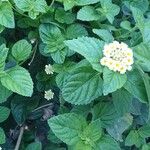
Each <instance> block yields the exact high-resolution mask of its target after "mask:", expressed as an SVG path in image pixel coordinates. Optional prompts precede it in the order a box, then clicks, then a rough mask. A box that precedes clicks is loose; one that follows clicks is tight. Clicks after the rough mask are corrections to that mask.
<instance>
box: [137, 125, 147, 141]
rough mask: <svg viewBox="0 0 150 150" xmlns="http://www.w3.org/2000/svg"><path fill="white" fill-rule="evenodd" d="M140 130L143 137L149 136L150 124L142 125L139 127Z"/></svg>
mask: <svg viewBox="0 0 150 150" xmlns="http://www.w3.org/2000/svg"><path fill="white" fill-rule="evenodd" d="M138 132H139V135H140V136H141V137H142V138H148V137H149V135H150V124H145V125H144V126H142V127H141V128H139V130H138Z"/></svg>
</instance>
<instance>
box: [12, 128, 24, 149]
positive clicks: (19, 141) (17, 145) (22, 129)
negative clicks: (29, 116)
mask: <svg viewBox="0 0 150 150" xmlns="http://www.w3.org/2000/svg"><path fill="white" fill-rule="evenodd" d="M24 129H25V127H24V126H22V127H21V128H20V133H19V137H18V140H17V143H16V146H15V149H14V150H19V147H20V144H21V140H22V137H23V133H24Z"/></svg>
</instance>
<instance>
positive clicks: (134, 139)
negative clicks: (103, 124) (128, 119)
mask: <svg viewBox="0 0 150 150" xmlns="http://www.w3.org/2000/svg"><path fill="white" fill-rule="evenodd" d="M143 143H144V140H143V139H142V138H141V137H140V135H139V133H138V131H137V130H131V131H130V132H129V134H128V135H127V137H126V139H125V145H126V146H133V145H136V147H140V146H141V145H142V144H143Z"/></svg>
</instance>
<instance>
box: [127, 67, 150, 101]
mask: <svg viewBox="0 0 150 150" xmlns="http://www.w3.org/2000/svg"><path fill="white" fill-rule="evenodd" d="M124 88H125V89H126V90H127V91H128V92H129V93H131V94H132V95H133V96H134V97H136V98H138V99H139V100H140V101H141V102H142V103H146V102H147V100H148V98H147V93H146V89H145V85H144V82H143V79H142V78H141V76H140V74H139V72H138V71H137V70H134V71H132V72H129V73H128V80H127V82H126V84H125V85H124Z"/></svg>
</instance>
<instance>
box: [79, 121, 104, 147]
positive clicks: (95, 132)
mask: <svg viewBox="0 0 150 150" xmlns="http://www.w3.org/2000/svg"><path fill="white" fill-rule="evenodd" d="M80 136H81V139H82V140H83V141H85V142H87V143H88V144H89V145H91V146H93V144H94V142H96V141H98V140H99V139H100V137H101V136H102V128H101V121H100V120H99V119H98V120H95V121H93V122H91V123H90V124H89V125H88V126H87V127H86V128H85V130H84V131H83V133H82V134H81V135H80Z"/></svg>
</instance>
